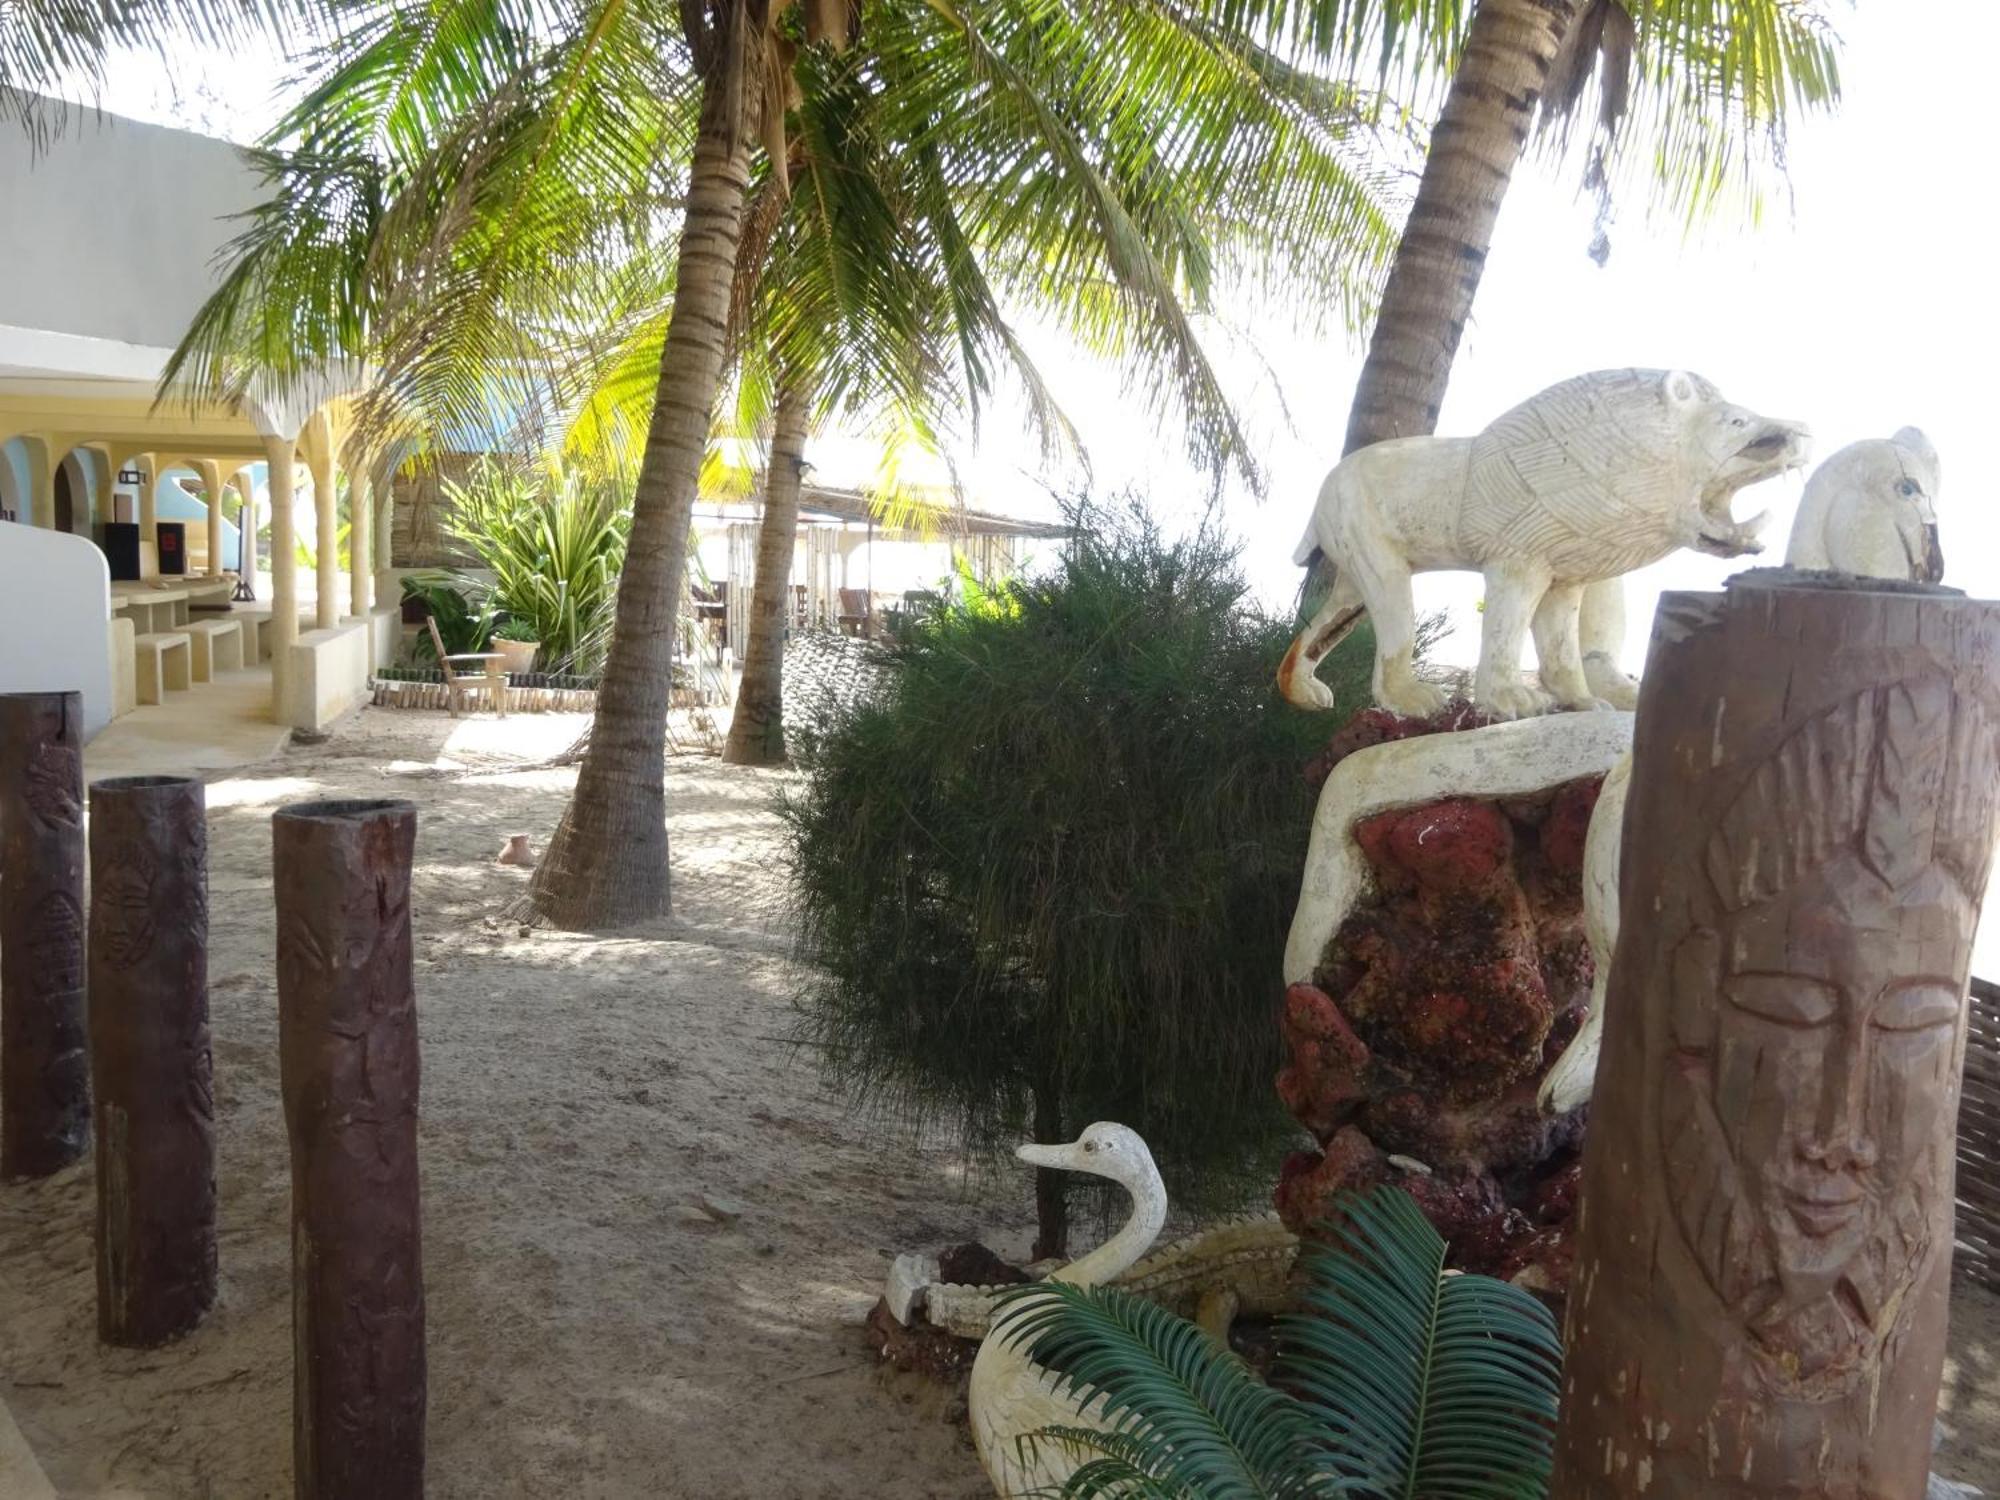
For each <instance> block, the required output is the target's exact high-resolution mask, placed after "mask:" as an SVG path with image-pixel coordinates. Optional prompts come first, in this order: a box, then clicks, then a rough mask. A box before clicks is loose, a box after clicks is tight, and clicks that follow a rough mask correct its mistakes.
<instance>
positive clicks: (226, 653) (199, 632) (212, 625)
mask: <svg viewBox="0 0 2000 1500" xmlns="http://www.w3.org/2000/svg"><path fill="white" fill-rule="evenodd" d="M186 633H187V637H188V640H189V641H190V642H191V643H192V644H193V646H194V680H195V681H196V682H213V681H215V674H216V673H217V672H229V671H234V670H235V669H236V668H238V667H240V666H242V665H243V622H242V621H241V620H196V621H194V622H193V623H192V624H190V625H189V626H188V628H187V632H186Z"/></svg>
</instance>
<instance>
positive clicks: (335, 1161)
mask: <svg viewBox="0 0 2000 1500" xmlns="http://www.w3.org/2000/svg"><path fill="white" fill-rule="evenodd" d="M271 831H272V843H273V853H274V860H273V867H274V878H275V883H276V886H277V902H278V1045H279V1049H280V1054H281V1056H280V1065H281V1072H282V1079H283V1087H284V1096H285V1125H286V1130H287V1132H288V1134H289V1135H290V1138H291V1150H292V1343H293V1350H294V1365H293V1376H292V1393H293V1394H292V1399H293V1411H292V1445H293V1446H292V1451H293V1461H294V1467H295V1480H294V1490H295V1493H296V1494H297V1495H298V1496H299V1497H300V1500H418V1497H420V1496H421V1495H422V1494H423V1489H424V1278H423V1258H422V1248H421V1244H420V1238H419V1230H420V1224H421V1219H420V1213H419V1208H418V1201H417V1075H418V1064H417V1013H416V997H415V994H414V992H413V990H412V988H411V982H410V856H411V852H412V849H413V847H414V845H415V842H416V831H417V815H416V810H415V809H414V808H413V807H411V805H410V804H409V803H407V802H311V803H301V804H298V805H296V806H293V807H287V808H284V809H282V810H280V811H279V812H278V814H277V815H276V816H275V817H274V818H273V819H272V822H271Z"/></svg>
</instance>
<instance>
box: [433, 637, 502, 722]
mask: <svg viewBox="0 0 2000 1500" xmlns="http://www.w3.org/2000/svg"><path fill="white" fill-rule="evenodd" d="M424 628H425V629H426V630H428V631H429V632H430V633H431V649H432V650H433V651H435V652H437V661H438V670H439V671H441V672H443V673H444V701H445V704H446V706H447V707H449V708H450V709H451V713H452V717H453V718H457V717H458V705H459V701H460V699H470V698H471V696H472V695H473V694H474V693H477V692H480V691H481V690H484V691H485V692H487V693H489V694H491V695H492V698H493V711H494V713H496V714H498V715H499V716H500V717H501V718H503V719H504V718H506V717H507V673H506V672H505V671H504V670H503V669H502V667H501V663H502V662H504V661H506V660H507V658H506V657H504V656H502V655H501V654H500V653H499V652H498V651H463V652H460V653H459V654H458V655H456V656H446V655H445V654H444V641H443V640H442V639H441V638H440V637H439V635H438V622H437V621H436V620H435V619H434V618H432V617H430V616H428V615H426V616H425V617H424ZM472 661H476V662H478V663H480V664H481V666H482V668H483V675H479V676H468V677H460V676H459V675H458V673H456V672H454V671H453V670H452V669H451V664H452V663H453V662H472Z"/></svg>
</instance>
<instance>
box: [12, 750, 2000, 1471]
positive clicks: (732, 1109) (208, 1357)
mask: <svg viewBox="0 0 2000 1500" xmlns="http://www.w3.org/2000/svg"><path fill="white" fill-rule="evenodd" d="M580 722H581V721H580V720H578V719H575V718H568V717H563V718H558V717H556V716H546V717H539V718H529V717H523V716H516V717H514V718H511V719H509V720H506V721H504V722H496V721H493V720H490V719H468V720H464V721H453V720H451V719H449V718H447V717H445V716H443V715H439V714H426V713H412V712H396V711H385V710H369V711H366V712H364V713H363V714H362V715H360V716H359V717H358V718H357V719H356V720H354V721H352V722H351V723H350V724H349V725H348V726H347V727H345V728H344V729H343V731H342V732H341V733H340V734H339V735H338V736H337V737H336V738H335V739H334V740H333V741H331V742H330V743H328V744H326V745H322V746H318V747H314V748H311V749H303V748H294V749H291V750H288V751H287V752H286V753H285V754H283V755H282V756H280V757H279V758H278V759H277V760H275V761H272V762H270V763H268V764H266V765H262V766H258V767H255V768H251V769H248V770H241V771H235V772H230V773H225V774H224V775H222V776H220V777H218V778H217V779H216V780H215V781H214V782H213V783H212V784H211V786H210V795H209V802H210V809H211V811H210V840H211V848H210V884H211V902H210V905H211V913H212V923H213V925H212V929H211V939H210V976H211V984H212V1000H211V1005H212V1012H213V1024H214V1045H215V1069H216V1085H217V1087H216V1094H217V1111H218V1126H219V1140H220V1151H221V1181H220V1188H221V1260H222V1294H221V1302H220V1306H219V1307H218V1308H217V1310H216V1312H215V1313H214V1315H213V1316H212V1317H211V1318H210V1320H209V1321H208V1322H207V1323H206V1324H205V1325H204V1326H203V1327H202V1328H201V1329H200V1330H199V1331H197V1332H196V1333H195V1334H194V1335H193V1336H192V1337H190V1338H189V1339H187V1340H186V1341H184V1342H182V1343H179V1344H176V1345H174V1346H171V1347H169V1348H166V1349H162V1350H155V1351H148V1352H143V1353H141V1352H123V1351H114V1350H107V1349H104V1348H100V1347H99V1346H98V1344H97V1342H96V1340H95V1336H94V1332H95V1325H94V1313H93V1306H94V1302H93V1298H94V1288H93V1280H92V1273H91V1260H90V1202H91V1192H92V1188H91V1181H90V1176H89V1168H88V1166H87V1165H86V1166H82V1167H79V1168H77V1169H74V1170H72V1171H70V1172H68V1173H65V1174H63V1175H61V1176H60V1177H57V1178H55V1179H52V1180H50V1181H48V1182H46V1183H41V1184H37V1185H33V1186H27V1187H20V1186H16V1187H9V1188H7V1189H5V1190H4V1191H0V1267H4V1274H0V1403H4V1405H5V1407H6V1408H7V1409H11V1412H12V1414H13V1418H14V1420H15V1421H16V1422H17V1423H18V1424H19V1426H20V1429H21V1431H22V1433H23V1434H24V1435H25V1437H26V1439H27V1442H28V1444H29V1445H30V1446H31V1447H32V1449H33V1450H34V1452H35V1454H36V1456H37V1457H38V1458H39V1459H40V1461H41V1464H42V1466H43V1468H44V1469H45V1470H46V1471H47V1473H48V1476H49V1478H50V1479H51V1480H52V1481H53V1483H54V1485H55V1488H56V1490H57V1492H58V1493H59V1495H61V1496H63V1497H65V1500H68V1497H79V1500H81V1497H88V1500H110V1497H113V1496H115V1497H118V1500H138V1497H148V1500H167V1497H173V1500H182V1497H187V1500H196V1497H200V1500H258V1497H265V1496H271V1497H278V1496H285V1495H289V1494H290V1493H291V1489H290V1469H291V1464H290V1450H289V1445H290V1404H291V1394H290V1342H289V1305H288V1301H287V1227H286V1222H287V1221H286V1215H287V1191H288V1188H287V1170H286V1159H285V1148H284V1134H283V1124H282V1119H281V1116H280V1111H279V1098H278V1065H277V1046H276V1037H277V1017H276V1004H277V999H276V994H275V990H274V986H273V979H272V974H273V957H272V946H273V944H272V916H271V896H270V884H269V860H270V833H269V828H268V822H269V815H270V812H271V810H272V808H273V807H274V806H275V805H277V804H279V803H282V802H285V801H291V800H296V799H300V798H305V797H310V796H320V795H341V796H370V797H379V796H401V797H408V798H410V799H412V800H414V801H415V802H416V803H417V804H418V806H419V809H420V812H421V821H420V827H419V836H418V847H417V869H416V877H415V879H416V891H415V900H414V902H413V907H414V910H415V913H416V934H417V949H416V954H417V957H416V964H417V987H418V996H419V1005H420V1017H421V1028H422V1036H423V1049H424V1100H423V1127H422V1137H421V1142H422V1151H423V1174H424V1236H425V1246H424V1249H425V1263H424V1269H425V1276H426V1281H427V1283H428V1290H429V1348H430V1427H429V1443H430V1448H429V1493H430V1495H431V1496H433V1497H436V1500H454V1497H465V1500H474V1497H478V1500H492V1497H509V1496H538V1497H539V1496H565V1497H586V1500H587V1497H595V1496H603V1497H648V1500H653V1497H659V1500H697V1497H699V1500H731V1497H757V1500H789V1497H798V1500H809V1497H880V1500H905V1497H907V1500H918V1497H950V1500H960V1497H963V1500H973V1497H979V1496H984V1495H987V1494H989V1493H990V1491H989V1490H988V1488H987V1487H986V1485H985V1483H984V1481H983V1479H982V1478H981V1475H980V1472H979V1468H978V1465H977V1462H976V1460H975V1458H974V1455H973V1452H972V1449H971V1446H970V1443H969V1441H968V1440H967V1439H966V1437H965V1436H964V1432H963V1427H962V1424H961V1423H960V1422H959V1421H958V1419H957V1413H955V1412H954V1410H953V1408H954V1406H955V1404H956V1403H955V1400H954V1397H953V1395H952V1393H950V1392H947V1391H944V1390H942V1389H940V1388H938V1387H936V1386H934V1385H931V1384H929V1383H928V1382H926V1381H924V1380H922V1379H920V1378H918V1377H914V1376H903V1375H898V1374H895V1373H893V1372H889V1371H885V1370H883V1369H881V1368H879V1367H878V1366H877V1363H876V1361H875V1359H874V1357H873V1356H872V1355H871V1354H870V1352H869V1350H868V1349H867V1347H866V1345H865V1343H864V1342H863V1338H862V1333H861V1327H860V1324H861V1319H862V1317H863V1316H864V1315H865V1313H866V1312H867V1309H868V1308H869V1306H870V1305H871V1304H872V1302H873V1300H874V1298H875V1296H876V1293H877V1290H878V1289H879V1287H880V1284H881V1280H882V1276H883V1273H884V1271H885V1269H886V1266H887V1261H888V1258H889V1256H890V1255H891V1254H893V1253H894V1252H896V1251H897V1250H900V1249H905V1248H913V1247H935V1246H937V1245H940V1244H944V1243H948V1242H950V1241H953V1240H958V1239H964V1238H968V1237H973V1236H984V1237H987V1238H989V1241H991V1240H996V1239H997V1240H999V1241H1002V1242H1004V1243H1010V1244H1011V1243H1012V1242H1013V1241H1014V1240H1015V1239H1016V1238H1017V1237H1018V1236H1019V1234H1020V1232H1021V1231H1022V1229H1023V1227H1024V1224H1023V1221H1024V1219H1025V1217H1026V1215H1027V1213H1028V1211H1029V1204H1028V1201H1027V1195H1026V1191H1025V1190H1026V1184H1025V1182H1024V1183H1022V1184H1021V1185H1020V1186H1021V1189H1022V1190H1021V1191H1020V1192H1019V1193H1018V1194H1015V1195H1013V1196H1011V1197H1010V1196H1006V1195H1004V1194H1003V1195H1001V1196H1000V1197H998V1198H994V1197H992V1196H987V1197H982V1196H981V1195H980V1194H978V1193H976V1192H974V1191H973V1190H972V1189H970V1188H969V1187H968V1186H967V1185H966V1183H965V1181H964V1180H963V1178H962V1177H961V1176H960V1174H959V1171H958V1169H957V1164H956V1162H955V1160H954V1158H953V1156H952V1154H951V1153H950V1152H949V1151H948V1150H946V1149H943V1148H942V1147H925V1148H923V1149H918V1148H916V1147H915V1146H913V1145H912V1143H910V1142H909V1141H908V1140H907V1139H906V1138H904V1137H903V1136H901V1135H900V1134H898V1133H895V1132H890V1131H884V1130H882V1129H880V1128H877V1127H876V1126H874V1125H872V1124H871V1123H870V1122H868V1121H867V1120H864V1119H860V1118H855V1117H852V1116H850V1115H849V1114H848V1113H847V1112H846V1111H844V1110H843V1109H842V1108H841V1107H840V1105H839V1104H838V1103H837V1102H836V1101H834V1100H831V1099H829V1098H827V1097H826V1096H825V1095H823V1094H822V1092H821V1091H820V1089H819V1088H818V1086H817V1083H816V1080H815V1078H814V1074H813V1071H812V1068H811V1066H810V1063H809V1060H807V1059H804V1058H801V1057H799V1056H798V1055H797V1054H796V1053H794V1052H793V1051H792V1050H791V1049H790V1048H789V1047H788V1045H787V1043H786V1041H785V1035H786V1031H787V1026H788V1020H789V1016H788V1004H787V996H788V994H789V992H790V988H791V983H792V973H791V971H790V967H789V962H788V958H787V952H788V937H787V934H786V928H785V917H784V913H783V906H782V900H783V887H782V872H781V869H780V868H779V866H778V864H777V862H776V859H775V852H776V841H777V838H778V829H777V825H776V821H775V819H774V817H773V815H772V813H771V811H770V795H771V792H772V791H773V789H774V787H775V786H776V785H777V784H778V783H779V780H780V776H779V774H778V773H766V772H746V771H742V770H738V769H736V768H732V767H726V766H723V765H721V764H719V763H718V762H716V761H713V760H708V759H703V758H696V757H681V758H677V759H676V760H675V761H674V762H673V764H672V765H671V767H670V772H669V774H670V799H671V804H672V818H673V829H672V833H673V839H674V860H675V867H674V890H675V902H676V916H675V917H674V919H673V920H672V921H671V922H668V923H663V924H660V925H659V926H658V927H657V928H656V929H652V930H643V931H640V932H637V933H627V934H621V935H619V936H617V937H615V938H613V937H603V938H597V937H581V936H575V935H568V934H556V933H546V932H537V933H534V934H532V935H524V934H523V933H522V932H521V930H520V929H519V928H517V927H516V926H514V925H513V924H511V923H503V922H500V921H498V920H496V914H497V913H498V912H499V911H501V910H502V909H503V907H504V906H505V905H506V903H507V902H508V900H509V899H510V898H511V897H512V896H513V895H515V894H516V893H517V892H518V890H519V888H520V886H521V884H522V883H523V882H524V880H525V875H524V874H523V873H522V872H520V871H516V870H512V869H505V868H499V867H496V866H495V865H494V864H493V863H492V857H493V855H494V853H495V852H496V851H497V850H498V848H499V847H500V844H501V842H502V839H503V836H504V835H506V834H509V833H513V832H516V831H520V830H530V831H532V832H533V834H534V836H535V838H536V840H537V843H538V844H539V843H540V841H541V840H542V839H543V837H544V836H545V834H546V830H547V828H548V827H549V826H550V825H551V823H552V822H553V820H554V818H555V816H556V814H557V812H558V811H559V810H560V806H561V802H562V799H563V796H564V795H565V793H566V792H567V790H568V787H569V785H570V783H571V781H572V779H573V773H570V772H564V771H514V772H511V773H510V772H508V771H507V769H506V768H507V767H508V766H509V765H515V766H518V765H520V764H522V763H523V762H524V761H526V760H530V759H534V758H537V757H540V756H543V755H546V754H547V753H549V752H551V751H553V750H555V749H558V748H560V747H561V746H562V745H564V744H566V743H567V742H568V740H569V739H570V738H571V737H572V735H573V734H574V732H575V730H576V729H577V727H579V725H580ZM704 1193H706V1194H709V1195H711V1196H713V1195H723V1196H726V1197H727V1198H731V1199H735V1200H738V1202H739V1203H740V1204H741V1205H742V1206H743V1209H744V1212H743V1214H742V1216H741V1218H739V1219H737V1220H736V1221H734V1222H732V1223H726V1224H719V1223H716V1222H714V1221H713V1220H712V1219H711V1218H710V1217H709V1216H708V1215H707V1214H705V1213H703V1212H702V1211H701V1210H700V1209H699V1208H698V1207H697V1203H698V1200H699V1199H700V1197H701V1195H703V1194H704ZM1950 1376H1951V1378H1952V1380H1953V1382H1954V1386H1955V1389H1954V1391H1953V1392H1952V1394H1951V1395H1950V1396H1949V1398H1948V1404H1947V1409H1946V1411H1945V1414H1944V1420H1945V1423H1946V1426H1947V1428H1948V1429H1949V1431H1950V1432H1951V1434H1952V1437H1951V1441H1950V1444H1949V1446H1948V1447H1947V1449H1946V1450H1945V1453H1944V1455H1943V1457H1942V1460H1941V1463H1940V1471H1941V1472H1943V1473H1946V1474H1948V1475H1951V1476H1953V1477H1957V1478H1961V1479H1967V1480H1980V1481H1982V1482H1985V1483H1987V1484H1988V1485H1989V1486H1991V1485H1994V1484H1995V1482H1996V1480H2000V1456H1996V1455H2000V1299H1996V1298H1994V1297H1993V1296H1991V1295H1989V1294H1986V1293H1983V1292H1979V1291H1976V1290H1975V1289H1972V1288H1969V1287H1968V1288H1963V1289H1962V1290H1961V1291H1960V1293H1959V1295H1958V1298H1957V1301H1956V1302H1955V1305H1954V1324H1953V1356H1952V1363H1951V1368H1950ZM0 1500H12V1497H11V1496H0Z"/></svg>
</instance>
